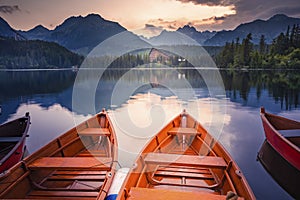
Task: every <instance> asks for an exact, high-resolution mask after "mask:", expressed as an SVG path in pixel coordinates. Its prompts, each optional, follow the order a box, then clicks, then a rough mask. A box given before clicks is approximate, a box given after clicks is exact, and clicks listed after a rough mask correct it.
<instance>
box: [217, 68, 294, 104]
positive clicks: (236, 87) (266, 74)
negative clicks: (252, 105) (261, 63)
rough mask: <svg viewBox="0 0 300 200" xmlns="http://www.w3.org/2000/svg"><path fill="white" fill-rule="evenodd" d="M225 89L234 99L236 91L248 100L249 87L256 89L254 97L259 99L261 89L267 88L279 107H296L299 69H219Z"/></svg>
mask: <svg viewBox="0 0 300 200" xmlns="http://www.w3.org/2000/svg"><path fill="white" fill-rule="evenodd" d="M221 74H222V77H223V81H224V85H225V88H226V91H228V92H229V96H230V97H232V98H234V99H236V98H239V97H237V96H236V95H237V92H238V93H239V94H240V97H241V98H242V99H243V100H244V101H247V100H248V95H249V92H250V89H251V88H255V89H256V97H257V99H260V97H261V93H262V90H263V89H266V90H268V92H269V96H272V97H273V98H274V100H275V102H276V103H278V102H279V103H280V104H281V108H284V109H291V108H292V107H298V105H299V95H300V73H299V71H271V70H268V71H246V72H245V71H221Z"/></svg>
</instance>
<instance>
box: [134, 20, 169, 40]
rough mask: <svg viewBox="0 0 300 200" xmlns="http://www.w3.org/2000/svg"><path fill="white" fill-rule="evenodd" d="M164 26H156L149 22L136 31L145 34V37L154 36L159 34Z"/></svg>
mask: <svg viewBox="0 0 300 200" xmlns="http://www.w3.org/2000/svg"><path fill="white" fill-rule="evenodd" d="M163 30H164V28H163V27H162V26H155V25H153V24H150V23H147V24H145V26H144V28H142V29H139V30H135V31H134V32H135V33H136V34H138V35H143V36H145V37H148V38H149V37H153V36H156V35H159V34H160V33H161V32H162V31H163Z"/></svg>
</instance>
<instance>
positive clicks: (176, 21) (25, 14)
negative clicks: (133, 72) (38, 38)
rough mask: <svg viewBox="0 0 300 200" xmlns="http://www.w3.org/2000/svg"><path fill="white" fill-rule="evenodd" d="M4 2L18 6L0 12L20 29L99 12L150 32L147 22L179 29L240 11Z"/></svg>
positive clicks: (95, 0)
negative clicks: (10, 11)
mask: <svg viewBox="0 0 300 200" xmlns="http://www.w3.org/2000/svg"><path fill="white" fill-rule="evenodd" d="M3 5H9V6H15V5H17V6H18V10H15V11H13V12H12V13H3V12H1V13H0V16H1V17H3V18H4V19H5V20H6V21H7V22H8V23H9V24H10V25H11V26H12V27H13V28H15V29H17V30H19V29H21V30H28V29H31V28H33V27H35V26H37V25H39V24H41V25H43V26H45V27H47V28H49V29H54V28H55V27H56V26H57V25H59V24H61V23H62V22H63V21H64V20H65V19H67V18H68V17H70V16H78V15H82V16H86V15H87V14H90V13H97V14H100V15H101V16H102V17H103V18H105V19H107V20H111V21H117V22H119V23H120V24H121V25H122V26H124V27H125V28H126V29H128V30H130V31H133V32H140V33H143V32H145V33H146V31H147V30H146V29H144V27H145V25H146V24H150V25H153V26H155V27H157V28H160V29H166V30H176V29H178V28H179V27H182V26H184V25H186V24H190V25H198V26H199V25H200V26H201V24H207V23H219V22H216V21H214V20H210V19H213V18H215V17H223V16H229V15H234V14H235V13H236V11H235V7H234V5H229V6H221V5H218V6H208V5H200V4H197V5H195V4H194V3H192V2H188V3H182V2H181V1H177V0H88V1H82V0H63V1H61V0H51V1H44V0H1V1H0V6H3Z"/></svg>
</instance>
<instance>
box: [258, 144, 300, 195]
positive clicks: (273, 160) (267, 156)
mask: <svg viewBox="0 0 300 200" xmlns="http://www.w3.org/2000/svg"><path fill="white" fill-rule="evenodd" d="M257 159H258V160H259V161H260V163H261V164H262V165H263V167H264V168H265V169H266V171H267V172H268V173H269V174H270V175H271V176H272V178H273V179H274V180H275V181H276V182H277V183H278V184H279V185H280V186H281V187H282V188H283V189H284V190H286V191H287V192H288V193H289V194H290V195H291V196H293V197H294V198H295V199H300V190H299V185H298V184H299V180H300V171H299V170H297V169H296V168H295V167H293V166H292V165H291V164H290V163H288V162H287V161H286V160H285V159H284V158H283V157H282V156H281V155H280V154H279V153H278V152H277V151H275V150H274V148H273V147H272V146H271V145H270V144H269V143H268V142H267V141H266V140H265V141H264V143H263V144H262V146H261V148H260V150H259V152H258V155H257Z"/></svg>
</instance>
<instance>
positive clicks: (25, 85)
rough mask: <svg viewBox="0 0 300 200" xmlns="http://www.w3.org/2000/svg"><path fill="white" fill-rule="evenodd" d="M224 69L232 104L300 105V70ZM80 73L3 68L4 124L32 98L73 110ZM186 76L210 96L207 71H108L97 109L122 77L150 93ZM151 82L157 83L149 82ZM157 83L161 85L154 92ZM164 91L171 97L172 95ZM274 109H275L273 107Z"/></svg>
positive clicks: (0, 81) (92, 76)
mask: <svg viewBox="0 0 300 200" xmlns="http://www.w3.org/2000/svg"><path fill="white" fill-rule="evenodd" d="M87 71H88V70H87ZM220 72H221V75H222V78H223V82H224V86H225V90H226V94H227V97H228V98H230V100H231V101H233V102H237V103H240V104H242V105H246V106H250V107H260V106H262V105H264V106H266V107H267V108H268V106H273V107H276V109H277V110H278V109H279V110H286V109H293V108H297V107H298V105H299V95H300V73H299V71H248V72H246V71H225V70H224V71H220ZM77 73H78V72H73V71H71V70H69V71H21V72H6V71H2V72H0V105H1V106H2V115H1V116H0V122H2V121H3V120H5V119H7V118H8V116H9V115H10V114H12V113H15V111H16V110H17V109H18V107H19V105H20V104H26V103H32V102H34V103H37V104H39V105H40V106H42V107H43V108H46V109H47V108H48V107H50V106H52V105H54V104H60V105H61V106H63V107H65V108H67V109H68V110H70V111H72V90H73V84H74V80H75V78H76V75H77ZM83 77H84V76H83ZM92 79H96V81H99V79H100V77H98V76H97V73H94V72H93V71H90V72H88V73H86V77H84V80H80V82H82V83H83V84H85V83H87V85H88V83H89V82H90V81H91V80H92ZM182 80H185V81H186V82H188V83H189V84H190V86H191V87H192V88H195V91H196V95H197V98H202V97H207V95H209V93H208V92H209V91H208V89H207V87H206V84H205V81H204V79H203V77H202V75H201V74H200V73H198V72H197V71H196V70H195V69H176V70H175V69H174V70H170V69H156V70H154V69H153V70H152V69H151V70H149V69H148V70H143V69H136V70H106V71H105V72H104V73H103V76H102V77H101V79H100V81H99V83H98V89H97V91H96V92H97V94H96V97H95V98H96V105H95V106H96V107H97V108H96V110H98V109H101V108H102V107H106V108H109V107H110V105H111V94H112V92H113V91H114V87H115V85H116V83H117V82H120V81H121V82H122V83H124V84H129V85H130V84H136V83H138V84H140V85H141V86H142V87H139V89H138V90H137V91H136V92H137V93H140V92H141V93H143V92H147V91H149V90H151V89H152V90H151V91H154V93H155V92H156V91H158V92H164V90H167V89H168V88H167V87H163V86H164V85H166V84H169V85H172V87H174V88H176V89H184V88H183V85H182V84H180V81H182ZM149 81H150V82H151V83H154V84H149ZM143 84H144V85H145V86H144V87H143ZM160 85H161V86H162V87H161V88H160ZM155 87H158V88H160V89H159V90H153V88H155ZM198 91H200V92H202V93H201V95H198V94H197V92H198ZM165 93H166V95H168V94H170V93H168V92H165ZM204 93H205V94H204ZM206 93H207V94H206ZM133 95H134V94H133ZM158 95H161V94H160V93H159V94H158ZM161 96H163V95H161ZM126 98H128V99H129V98H130V97H129V96H128V97H126ZM126 101H127V99H123V100H122V102H120V103H125V102H126ZM117 106H118V105H117ZM279 107H280V108H279ZM272 110H273V111H274V108H273V109H272ZM83 114H85V113H83Z"/></svg>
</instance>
